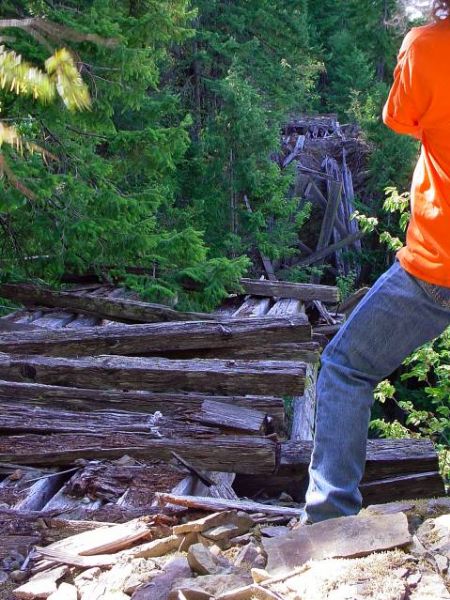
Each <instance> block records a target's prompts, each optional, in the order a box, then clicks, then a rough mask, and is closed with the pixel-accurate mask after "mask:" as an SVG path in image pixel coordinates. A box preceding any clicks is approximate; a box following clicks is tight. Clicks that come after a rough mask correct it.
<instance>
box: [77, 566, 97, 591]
mask: <svg viewBox="0 0 450 600" xmlns="http://www.w3.org/2000/svg"><path fill="white" fill-rule="evenodd" d="M101 574H102V570H101V569H100V567H92V568H91V569H88V570H87V571H83V572H82V573H80V574H79V575H77V576H76V577H74V580H73V583H74V584H75V587H76V588H77V590H78V591H79V592H80V594H81V595H82V594H83V593H84V591H85V590H86V588H88V587H89V586H91V585H92V583H93V582H94V581H96V580H98V578H99V576H100V575H101Z"/></svg>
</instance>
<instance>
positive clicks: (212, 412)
mask: <svg viewBox="0 0 450 600" xmlns="http://www.w3.org/2000/svg"><path fill="white" fill-rule="evenodd" d="M0 414H1V407H0ZM190 419H191V420H192V421H195V422H198V423H202V424H204V425H212V426H216V427H221V428H225V429H231V430H236V431H240V432H245V433H247V434H251V433H254V434H259V435H264V434H265V433H266V432H267V429H268V426H269V423H268V420H267V415H266V414H264V413H262V412H260V411H257V410H254V409H251V408H242V406H232V405H231V406H230V405H229V404H222V403H221V402H215V401H214V400H205V402H203V404H202V408H201V410H200V411H199V412H197V413H194V414H192V415H190Z"/></svg>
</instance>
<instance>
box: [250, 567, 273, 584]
mask: <svg viewBox="0 0 450 600" xmlns="http://www.w3.org/2000/svg"><path fill="white" fill-rule="evenodd" d="M251 574H252V579H253V583H262V582H263V581H266V579H270V574H269V573H268V572H267V571H266V570H265V569H252V570H251Z"/></svg>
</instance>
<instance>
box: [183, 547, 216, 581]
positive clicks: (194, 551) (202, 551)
mask: <svg viewBox="0 0 450 600" xmlns="http://www.w3.org/2000/svg"><path fill="white" fill-rule="evenodd" d="M187 560H188V563H189V566H190V567H191V569H192V570H193V571H194V572H195V573H197V574H198V575H212V574H214V573H217V572H218V571H219V570H220V566H219V563H218V560H217V557H216V556H214V554H212V552H210V551H209V549H208V548H207V547H206V546H204V545H203V544H194V545H193V546H191V547H190V548H189V551H188V555H187Z"/></svg>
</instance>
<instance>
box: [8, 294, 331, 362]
mask: <svg viewBox="0 0 450 600" xmlns="http://www.w3.org/2000/svg"><path fill="white" fill-rule="evenodd" d="M333 289H334V288H333ZM302 341H311V326H310V324H309V323H308V320H307V319H306V317H305V316H304V315H298V316H296V317H292V318H289V319H286V318H275V319H270V318H265V317H262V318H260V319H256V318H255V319H242V320H239V319H231V320H229V321H224V322H222V323H219V322H201V321H200V322H192V323H184V322H179V323H178V322H177V323H155V324H153V325H118V326H115V327H86V328H84V329H70V330H68V329H61V330H55V331H47V330H46V331H40V330H37V331H30V332H28V331H23V332H10V333H4V334H1V335H0V352H11V353H16V354H47V355H53V356H83V355H92V354H121V355H139V354H142V353H144V354H145V353H147V354H148V353H149V352H167V351H179V350H192V349H196V350H197V349H200V348H206V349H211V348H230V347H236V346H239V347H243V346H248V347H253V346H261V347H263V346H268V345H270V346H272V345H273V344H278V343H293V342H295V343H298V342H302Z"/></svg>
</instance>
